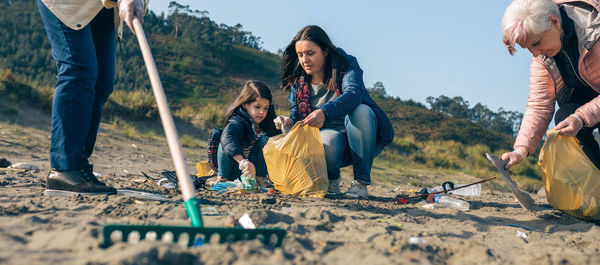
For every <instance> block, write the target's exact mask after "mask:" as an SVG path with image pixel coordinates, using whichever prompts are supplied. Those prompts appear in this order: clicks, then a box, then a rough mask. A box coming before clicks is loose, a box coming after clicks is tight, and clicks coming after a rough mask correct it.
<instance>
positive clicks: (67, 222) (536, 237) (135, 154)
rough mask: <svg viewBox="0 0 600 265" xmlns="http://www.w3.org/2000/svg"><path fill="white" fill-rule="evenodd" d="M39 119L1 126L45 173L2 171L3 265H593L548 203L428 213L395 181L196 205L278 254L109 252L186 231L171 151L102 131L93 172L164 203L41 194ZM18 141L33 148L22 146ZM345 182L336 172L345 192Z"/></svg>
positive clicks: (12, 156)
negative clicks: (116, 231) (279, 239)
mask: <svg viewBox="0 0 600 265" xmlns="http://www.w3.org/2000/svg"><path fill="white" fill-rule="evenodd" d="M43 118H44V117H41V118H40V120H39V123H37V124H38V125H37V126H34V127H22V126H21V125H17V124H14V123H9V122H0V139H2V140H3V141H2V142H0V149H1V150H2V153H1V154H2V155H1V156H2V157H5V158H6V159H8V160H9V161H10V162H12V163H13V164H14V163H18V162H26V163H31V164H33V165H35V166H37V167H39V168H40V171H39V172H33V171H30V170H29V171H26V170H14V169H2V170H0V223H2V225H1V226H0V263H2V264H373V265H374V264H600V244H598V242H599V240H600V226H598V225H596V224H594V223H591V222H587V221H582V220H579V219H576V218H573V217H570V216H568V215H566V214H564V213H562V212H560V211H557V210H555V209H553V208H552V207H550V205H548V204H547V202H546V199H545V197H544V195H537V194H533V198H534V199H535V201H536V204H537V205H536V207H535V209H534V211H527V210H525V209H523V208H521V207H520V206H519V204H518V203H517V202H516V201H515V198H514V197H513V195H512V194H511V193H507V192H501V191H498V190H495V189H494V185H492V184H490V183H485V184H483V189H482V196H480V197H466V198H465V197H463V198H462V199H465V200H468V201H469V203H470V206H471V209H470V210H469V211H465V212H461V211H457V210H454V209H448V208H436V209H425V208H423V207H422V205H423V204H425V202H418V203H414V204H413V203H409V204H405V205H402V204H398V203H397V202H396V196H397V195H402V194H405V195H410V194H411V193H409V192H408V191H409V190H414V189H420V188H423V187H414V186H411V185H409V184H403V183H407V182H406V181H402V179H403V178H406V176H401V175H399V176H397V179H398V181H397V183H386V185H379V184H378V183H377V180H375V181H374V183H375V184H374V185H372V186H371V187H370V195H371V196H370V198H369V199H368V200H361V199H346V198H343V197H328V198H324V199H314V198H305V199H301V198H295V197H290V196H284V195H276V196H275V198H274V200H273V198H270V197H267V196H268V195H267V194H264V193H261V194H219V193H218V192H213V191H207V190H201V191H199V193H198V196H199V198H201V199H202V201H203V203H204V205H203V207H214V209H216V211H217V214H216V215H209V216H206V215H205V216H204V222H205V226H207V227H222V226H223V223H224V222H225V219H226V215H227V214H233V215H234V216H235V217H236V218H239V217H240V216H242V215H243V214H245V213H248V214H249V215H250V217H251V218H252V220H253V221H254V223H255V224H256V225H257V226H259V227H278V228H281V229H284V230H286V231H287V236H286V237H285V239H284V241H283V244H282V246H281V247H280V248H273V247H270V246H265V245H263V244H262V243H261V242H259V241H257V240H253V241H241V242H234V243H226V244H214V243H207V244H204V245H203V246H201V247H192V248H186V247H182V246H179V245H177V244H172V243H165V242H155V241H142V242H138V243H135V244H133V243H116V244H114V245H112V246H111V247H109V248H105V249H104V248H101V247H100V243H101V241H102V234H101V231H102V227H103V225H106V224H160V225H189V224H190V221H189V219H188V218H187V215H186V213H185V209H184V206H183V203H182V202H181V196H180V194H179V193H178V192H177V191H176V190H175V189H169V188H165V187H159V186H157V185H156V182H157V181H158V179H159V178H160V177H161V176H160V172H161V171H162V170H171V168H172V163H171V160H170V157H169V155H168V149H167V148H166V145H165V143H164V141H142V140H131V139H128V138H126V137H124V136H115V135H114V134H111V133H110V132H111V130H112V129H111V126H110V125H109V124H102V128H101V132H100V136H99V138H98V143H97V146H96V151H95V153H94V155H93V157H92V162H93V163H94V171H97V172H99V173H100V174H102V176H101V177H100V179H101V180H102V181H105V182H106V183H108V184H109V185H112V186H114V187H116V188H118V189H123V188H127V189H132V190H139V191H146V192H152V193H156V194H161V195H164V196H165V197H166V198H168V199H169V201H154V200H145V199H142V198H136V197H129V196H121V195H116V196H89V197H86V196H72V197H54V196H44V195H43V190H44V187H43V180H44V178H45V176H46V174H47V172H48V171H49V169H50V165H49V162H48V158H47V156H48V155H47V150H48V143H49V139H48V138H49V137H48V135H47V131H46V130H47V128H48V127H47V126H48V124H47V121H46V122H44V119H43ZM34 121H35V120H34ZM108 135H111V136H108ZM24 137H26V138H25V140H27V142H28V143H29V144H18V143H23V139H24ZM185 152H186V154H188V164H189V168H190V169H193V168H194V167H193V165H194V162H195V161H198V160H200V159H205V156H204V157H203V154H205V153H206V152H205V150H192V149H189V148H186V149H185ZM142 172H143V173H142ZM192 173H195V172H192ZM145 175H146V176H145ZM350 177H351V173H349V171H344V172H343V174H342V178H343V186H342V190H345V189H347V188H348V186H349V185H348V183H349V182H350ZM446 177H450V178H452V179H454V180H456V181H458V182H460V181H476V180H478V179H476V178H474V177H469V176H464V175H461V176H446ZM213 214H214V213H213ZM518 234H520V236H519V235H518Z"/></svg>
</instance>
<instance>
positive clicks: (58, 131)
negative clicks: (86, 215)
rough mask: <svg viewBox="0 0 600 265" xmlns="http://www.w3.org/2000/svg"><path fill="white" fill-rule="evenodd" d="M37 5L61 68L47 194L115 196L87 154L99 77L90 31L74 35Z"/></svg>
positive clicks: (53, 105)
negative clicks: (89, 160)
mask: <svg viewBox="0 0 600 265" xmlns="http://www.w3.org/2000/svg"><path fill="white" fill-rule="evenodd" d="M37 4H38V9H39V12H40V17H41V18H42V22H43V23H44V27H45V28H46V33H47V35H48V40H49V41H50V46H51V48H52V57H54V59H55V60H56V66H57V82H56V86H55V89H54V98H53V103H52V133H51V140H50V142H51V143H50V165H51V167H52V170H51V171H50V173H49V174H48V176H47V177H46V191H47V192H50V193H52V192H55V193H56V192H60V193H65V192H66V193H82V194H115V193H116V190H115V189H114V188H112V187H107V186H106V185H105V184H104V183H102V182H100V181H98V180H97V179H96V177H95V176H94V174H93V170H92V167H91V165H89V163H88V156H87V155H86V154H85V151H84V149H85V141H86V138H87V135H88V131H89V127H90V120H91V119H90V117H91V113H92V107H91V106H92V103H93V101H94V86H95V84H96V80H97V74H98V68H97V61H96V52H95V48H94V42H93V38H92V33H91V29H90V26H89V25H88V26H86V27H84V28H83V29H81V30H72V29H70V28H68V27H67V26H65V25H64V24H63V23H62V22H61V21H60V20H58V19H57V18H56V17H55V16H54V14H52V12H50V10H48V8H47V7H46V6H45V5H44V4H43V3H42V2H41V1H39V0H38V1H37Z"/></svg>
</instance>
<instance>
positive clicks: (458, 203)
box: [435, 196, 471, 211]
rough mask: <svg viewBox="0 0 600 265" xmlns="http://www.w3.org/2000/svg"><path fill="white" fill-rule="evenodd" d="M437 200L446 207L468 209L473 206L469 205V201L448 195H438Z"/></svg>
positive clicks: (460, 209)
mask: <svg viewBox="0 0 600 265" xmlns="http://www.w3.org/2000/svg"><path fill="white" fill-rule="evenodd" d="M435 202H437V203H439V204H440V205H442V206H444V207H446V208H452V209H456V210H459V211H468V210H469V209H470V208H471V205H469V203H468V202H466V201H463V200H460V199H455V198H452V197H448V196H440V197H436V198H435Z"/></svg>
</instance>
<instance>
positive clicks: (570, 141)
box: [538, 129, 600, 220]
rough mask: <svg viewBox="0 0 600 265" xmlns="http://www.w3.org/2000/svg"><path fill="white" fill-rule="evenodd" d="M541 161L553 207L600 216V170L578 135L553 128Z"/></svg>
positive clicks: (579, 214) (588, 217) (591, 217)
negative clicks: (581, 143) (586, 152)
mask: <svg viewBox="0 0 600 265" xmlns="http://www.w3.org/2000/svg"><path fill="white" fill-rule="evenodd" d="M538 165H539V166H540V168H541V169H542V178H543V180H544V186H545V188H546V199H547V200H548V203H550V205H552V207H554V208H556V209H558V210H561V211H563V212H565V213H567V214H569V215H572V216H575V217H577V218H581V219H586V220H600V170H598V168H596V166H595V165H594V163H592V161H590V159H589V158H588V157H587V156H586V155H585V153H584V152H583V150H582V149H581V146H580V145H579V141H578V140H577V138H575V137H572V136H563V135H560V134H558V131H556V130H554V129H552V130H550V131H549V132H548V134H547V135H546V143H544V146H543V147H542V151H541V152H540V157H539V161H538Z"/></svg>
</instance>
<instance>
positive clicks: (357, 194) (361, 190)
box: [345, 180, 369, 198]
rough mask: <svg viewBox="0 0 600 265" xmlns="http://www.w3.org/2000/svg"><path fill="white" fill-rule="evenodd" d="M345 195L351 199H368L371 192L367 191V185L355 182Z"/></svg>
mask: <svg viewBox="0 0 600 265" xmlns="http://www.w3.org/2000/svg"><path fill="white" fill-rule="evenodd" d="M345 195H346V196H347V197H351V198H368V197H369V191H368V190H367V185H365V184H362V183H360V182H358V181H356V180H354V181H352V184H351V185H350V188H349V189H348V191H347V192H346V193H345Z"/></svg>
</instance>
